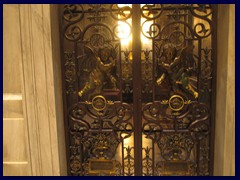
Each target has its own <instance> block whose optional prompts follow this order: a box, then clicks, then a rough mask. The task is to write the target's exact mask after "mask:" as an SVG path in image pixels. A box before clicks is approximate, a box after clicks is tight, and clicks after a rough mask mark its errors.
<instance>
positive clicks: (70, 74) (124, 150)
mask: <svg viewBox="0 0 240 180" xmlns="http://www.w3.org/2000/svg"><path fill="white" fill-rule="evenodd" d="M215 9H216V8H215V5H209V4H144V5H137V4H134V5H129V4H69V5H61V16H62V21H61V22H62V24H61V29H62V37H63V38H62V44H63V49H62V50H63V60H62V62H63V63H62V68H63V70H62V72H63V79H64V80H63V86H65V87H64V88H63V89H65V91H66V97H65V101H64V102H65V107H66V108H67V109H66V116H65V117H66V119H65V121H66V123H65V124H66V131H67V133H66V134H67V135H66V139H67V143H66V144H67V148H68V150H67V153H68V155H67V156H68V169H69V171H68V173H69V175H76V176H88V175H110V176H112V175H114V176H120V175H124V176H133V175H144V176H153V175H157V176H178V175H180V176H196V175H204V176H206V175H212V169H213V168H212V163H211V161H212V156H211V153H210V151H212V149H211V147H213V146H212V141H211V139H214V138H213V137H212V133H211V130H212V129H213V126H214V125H213V123H212V121H213V118H214V116H213V113H212V112H214V109H213V105H214V102H212V99H213V90H214V76H215V70H214V67H216V64H215V63H216V56H215V54H214V52H215V49H214V47H212V45H213V44H214V43H215V39H214V36H215V29H216V28H213V26H214V20H213V19H214V18H215V17H216V11H215ZM136 22H139V24H137V23H136ZM133 25H134V26H133ZM136 26H139V27H136ZM213 30H214V31H213ZM137 34H138V35H140V34H141V36H139V38H138V37H137V36H136V35H137ZM140 44H141V45H140ZM133 45H134V46H133ZM135 45H140V46H139V47H138V46H136V47H135ZM141 48H142V49H141ZM136 57H137V58H136ZM135 66H136V67H135ZM138 68H139V69H138ZM140 146H142V147H140Z"/></svg>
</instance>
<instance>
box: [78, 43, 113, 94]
mask: <svg viewBox="0 0 240 180" xmlns="http://www.w3.org/2000/svg"><path fill="white" fill-rule="evenodd" d="M85 53H86V54H87V56H88V57H87V62H88V63H89V64H90V66H89V67H92V68H90V69H92V70H91V71H90V74H89V78H88V80H87V82H86V84H85V85H84V87H83V89H82V90H80V91H79V92H78V95H79V96H80V97H82V96H83V95H84V94H87V93H89V96H88V97H93V96H95V95H97V94H101V92H102V90H103V87H104V85H105V84H106V82H110V83H111V84H112V89H117V85H116V82H117V80H116V78H115V77H114V76H113V75H112V74H111V71H112V69H113V67H114V66H115V65H116V63H115V59H113V56H112V54H111V50H110V49H109V48H107V47H104V48H101V49H99V51H98V56H97V55H96V54H95V53H94V52H93V50H92V49H91V48H89V47H85Z"/></svg>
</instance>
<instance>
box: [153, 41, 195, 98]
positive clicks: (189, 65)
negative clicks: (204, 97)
mask: <svg viewBox="0 0 240 180" xmlns="http://www.w3.org/2000/svg"><path fill="white" fill-rule="evenodd" d="M193 49H194V46H193V45H190V46H187V47H184V48H183V49H182V50H181V52H180V55H177V54H178V53H177V49H176V47H175V46H174V45H173V44H171V43H168V44H165V45H164V46H163V52H162V56H161V57H160V58H159V62H158V65H159V67H160V69H161V71H162V72H163V73H162V74H161V76H160V77H159V78H158V79H157V80H156V83H157V85H158V86H161V85H162V84H163V82H164V81H165V80H166V79H167V80H168V81H169V84H170V86H171V89H172V91H174V92H175V91H184V92H185V93H190V94H191V95H192V96H193V97H194V98H195V99H197V98H198V92H197V91H196V90H195V89H196V87H195V85H194V84H196V82H197V79H196V77H194V76H192V73H193V71H194V68H193V67H194V59H193Z"/></svg>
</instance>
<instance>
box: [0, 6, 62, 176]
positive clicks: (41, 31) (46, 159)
mask: <svg viewBox="0 0 240 180" xmlns="http://www.w3.org/2000/svg"><path fill="white" fill-rule="evenodd" d="M3 9H4V69H5V71H4V94H3V97H7V96H6V95H10V96H9V97H15V96H16V95H19V97H20V96H21V97H22V98H21V99H20V98H19V99H18V100H14V101H13V100H11V101H9V100H4V118H5V119H4V162H3V164H4V175H66V155H65V154H66V153H65V136H64V125H63V107H62V95H61V94H62V91H61V87H62V85H61V68H60V59H59V54H60V53H59V42H58V40H59V34H58V31H57V30H58V24H57V22H58V19H56V20H54V17H52V16H51V13H53V12H54V11H56V9H55V8H53V10H52V9H51V5H47V4H45V5H42V4H31V5H27V4H24V5H23V4H21V5H4V8H3ZM55 14H57V12H55ZM52 18H53V19H52ZM55 18H56V17H55ZM52 26H55V27H52ZM52 28H53V29H54V30H53V31H52ZM56 29H57V30H56ZM5 99H6V98H5ZM6 118H7V119H6ZM13 118H15V119H13ZM16 118H18V119H16Z"/></svg>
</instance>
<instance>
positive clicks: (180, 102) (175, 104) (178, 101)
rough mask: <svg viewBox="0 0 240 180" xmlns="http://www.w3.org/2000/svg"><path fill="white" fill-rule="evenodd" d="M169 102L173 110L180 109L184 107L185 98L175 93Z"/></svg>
mask: <svg viewBox="0 0 240 180" xmlns="http://www.w3.org/2000/svg"><path fill="white" fill-rule="evenodd" d="M168 104H169V107H170V108H171V109H172V110H173V111H180V110H181V109H182V108H183V107H184V99H183V98H182V97H181V96H179V95H173V96H172V97H171V98H170V99H169V103H168Z"/></svg>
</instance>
